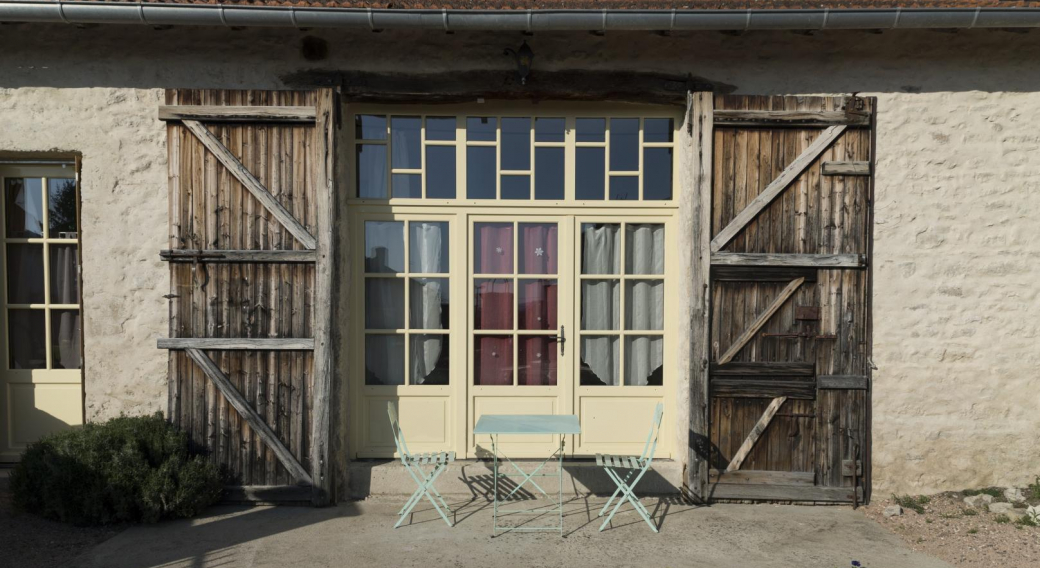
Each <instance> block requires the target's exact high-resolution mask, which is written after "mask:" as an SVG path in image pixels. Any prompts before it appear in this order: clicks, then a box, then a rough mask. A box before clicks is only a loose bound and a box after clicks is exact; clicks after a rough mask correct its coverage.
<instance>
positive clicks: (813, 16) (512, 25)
mask: <svg viewBox="0 0 1040 568" xmlns="http://www.w3.org/2000/svg"><path fill="white" fill-rule="evenodd" d="M0 22H38V23H65V24H77V25H78V24H127V25H129V24H141V25H151V26H224V27H285V28H341V29H342V28H346V29H368V30H385V29H426V30H441V31H527V32H548V31H602V32H608V31H638V30H643V31H696V30H714V31H741V30H867V29H869V30H874V29H936V28H943V29H972V28H1035V27H1040V8H890V9H889V8H879V9H833V10H832V9H828V8H823V9H789V10H756V9H751V10H618V9H615V10H610V9H607V10H425V9H370V8H369V9H361V8H310V7H302V8H297V7H292V6H285V7H282V6H227V5H222V4H160V3H151V2H149V3H112V2H89V1H74V2H67V1H64V0H57V1H55V0H48V1H42V0H0Z"/></svg>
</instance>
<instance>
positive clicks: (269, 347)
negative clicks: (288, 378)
mask: <svg viewBox="0 0 1040 568" xmlns="http://www.w3.org/2000/svg"><path fill="white" fill-rule="evenodd" d="M156 345H157V347H158V348H159V349H212V350H227V351H310V350H312V349H314V340H313V339H311V338H306V337H298V338H297V337H270V338H266V337H265V338H251V337H235V338H233V337H163V338H160V339H159V340H158V341H157V342H156Z"/></svg>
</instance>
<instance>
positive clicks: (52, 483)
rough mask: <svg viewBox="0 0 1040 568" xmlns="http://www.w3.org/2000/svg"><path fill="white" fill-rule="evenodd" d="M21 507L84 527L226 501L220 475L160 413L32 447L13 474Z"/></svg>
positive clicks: (90, 427) (186, 512)
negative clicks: (191, 451)
mask: <svg viewBox="0 0 1040 568" xmlns="http://www.w3.org/2000/svg"><path fill="white" fill-rule="evenodd" d="M10 485H11V492H12V497H13V502H14V505H15V507H17V508H18V509H20V510H22V511H27V512H32V513H36V514H39V515H41V516H44V517H47V518H50V519H54V520H58V521H62V522H66V523H73V524H77V525H98V524H108V523H125V522H131V523H132V522H142V521H143V522H155V521H157V520H159V519H161V518H169V517H190V516H194V515H196V514H198V513H199V512H200V511H202V510H203V509H204V508H206V507H207V506H209V505H211V504H213V503H214V502H216V501H217V499H219V498H220V494H221V491H222V487H223V481H222V479H221V475H220V470H219V469H218V467H217V466H216V465H214V464H212V463H210V462H209V461H207V460H206V459H205V458H204V457H202V456H198V455H194V456H193V455H191V454H190V453H189V451H188V437H187V435H186V434H184V433H183V432H179V431H177V430H176V429H175V428H174V427H173V426H171V425H169V424H167V422H166V420H165V419H163V416H162V414H161V413H156V414H154V415H152V416H135V417H129V416H122V417H119V418H115V419H112V420H109V421H108V422H104V423H100V424H87V425H85V426H83V427H82V428H79V429H76V430H67V431H64V432H59V433H56V434H52V435H50V436H47V437H45V438H43V439H42V440H40V441H39V442H36V443H33V444H30V445H29V447H28V448H27V449H26V451H25V453H24V454H23V455H22V460H21V462H19V464H18V465H17V466H16V467H15V469H14V470H13V471H12V472H11V478H10Z"/></svg>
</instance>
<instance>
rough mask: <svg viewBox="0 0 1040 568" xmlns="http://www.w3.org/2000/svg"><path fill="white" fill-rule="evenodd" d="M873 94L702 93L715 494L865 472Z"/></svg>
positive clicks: (861, 476) (789, 487)
mask: <svg viewBox="0 0 1040 568" xmlns="http://www.w3.org/2000/svg"><path fill="white" fill-rule="evenodd" d="M874 104H875V102H874V100H872V99H863V98H854V97H847V98H844V97H737V96H721V97H716V99H715V110H714V124H715V130H714V164H713V177H714V183H713V192H714V194H713V196H712V221H711V224H712V231H711V235H712V241H711V251H712V256H711V266H712V269H711V307H712V311H711V347H712V349H711V350H712V356H711V366H710V369H709V395H710V404H709V417H708V419H709V424H710V438H711V442H712V446H713V456H712V459H711V471H710V474H709V480H710V485H709V488H708V494H709V495H710V496H711V498H713V499H766V500H791V501H820V502H825V501H829V502H835V501H837V502H846V501H848V502H852V501H862V500H863V498H864V497H865V495H864V493H865V492H866V491H865V488H867V489H869V487H870V482H869V479H870V467H869V466H870V445H869V442H870V431H869V428H870V366H871V363H870V360H869V356H870V349H871V344H870V313H871V312H870V272H869V271H870V264H871V263H870V242H871V238H870V224H871V210H872V195H871V192H872V181H871V180H872V177H871V175H872V166H871V164H872V163H873V150H872V145H873V134H872V132H873V128H872V126H873V123H874V120H873V117H874Z"/></svg>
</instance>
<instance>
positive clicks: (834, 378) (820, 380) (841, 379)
mask: <svg viewBox="0 0 1040 568" xmlns="http://www.w3.org/2000/svg"><path fill="white" fill-rule="evenodd" d="M869 387H870V379H869V378H868V377H867V376H866V375H820V376H818V377H816V388H820V389H824V390H867V389H868V388H869Z"/></svg>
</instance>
